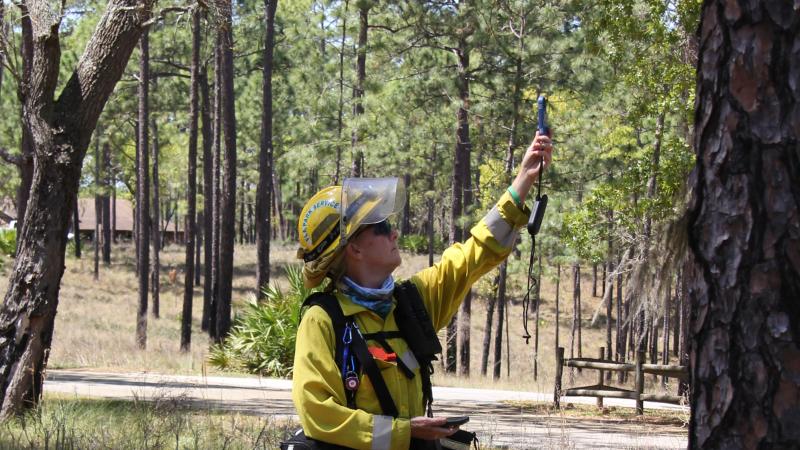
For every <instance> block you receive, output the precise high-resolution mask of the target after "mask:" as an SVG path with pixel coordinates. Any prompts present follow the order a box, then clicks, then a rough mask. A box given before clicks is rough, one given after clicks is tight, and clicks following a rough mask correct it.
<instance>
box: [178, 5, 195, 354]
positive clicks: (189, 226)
mask: <svg viewBox="0 0 800 450" xmlns="http://www.w3.org/2000/svg"><path fill="white" fill-rule="evenodd" d="M199 69H200V10H199V8H195V9H194V10H193V11H192V63H191V67H190V72H191V82H190V85H189V161H188V162H187V167H188V170H187V174H186V186H187V193H186V226H185V227H184V233H185V236H186V263H185V264H186V270H185V272H184V279H183V280H184V281H183V312H182V313H181V351H182V352H188V351H189V349H190V347H191V345H192V300H194V270H195V266H194V262H195V261H194V257H195V237H196V229H195V215H196V211H195V210H196V206H195V205H196V203H197V198H196V197H197V195H196V193H197V135H198V133H199V130H198V116H199V111H198V105H199V103H200V102H199V98H198V97H199V92H198V90H199V89H198V71H199Z"/></svg>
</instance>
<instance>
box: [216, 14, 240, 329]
mask: <svg viewBox="0 0 800 450" xmlns="http://www.w3.org/2000/svg"><path fill="white" fill-rule="evenodd" d="M231 8H232V6H231V3H229V2H228V3H223V7H222V11H221V12H222V15H221V18H220V19H221V22H220V24H219V25H220V28H219V30H218V32H219V33H220V44H221V46H220V47H221V48H220V51H221V53H222V55H221V60H222V73H221V75H222V76H221V79H222V85H221V94H222V102H221V103H222V130H223V135H224V137H225V139H224V142H225V146H224V149H225V158H224V160H225V165H224V171H223V176H222V188H221V190H222V196H221V198H220V214H221V218H220V233H219V241H220V250H219V267H220V270H219V271H220V284H219V303H218V305H217V342H221V341H222V340H223V339H224V338H225V337H226V336H227V335H228V331H229V330H230V327H231V295H232V289H233V284H232V281H233V251H234V250H233V242H234V234H235V233H234V231H235V229H234V225H235V224H234V218H235V215H236V113H235V109H234V100H235V99H234V92H233V77H234V72H233V19H232V14H233V13H232V9H231Z"/></svg>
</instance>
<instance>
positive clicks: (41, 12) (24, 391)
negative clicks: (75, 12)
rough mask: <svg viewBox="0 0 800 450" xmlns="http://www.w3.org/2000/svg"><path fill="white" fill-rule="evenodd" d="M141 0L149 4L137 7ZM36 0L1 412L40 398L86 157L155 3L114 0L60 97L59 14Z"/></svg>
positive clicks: (5, 310)
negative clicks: (25, 184) (24, 182)
mask: <svg viewBox="0 0 800 450" xmlns="http://www.w3.org/2000/svg"><path fill="white" fill-rule="evenodd" d="M137 4H140V5H142V6H144V7H143V8H133V7H134V6H136V5H137ZM36 6H37V7H36V8H31V10H30V12H29V16H30V18H31V21H32V24H33V27H32V29H33V38H34V39H33V42H34V46H33V54H34V58H33V59H32V61H33V67H32V74H33V75H34V76H32V77H31V83H30V84H29V85H28V86H27V89H26V92H25V95H24V97H23V99H24V101H23V105H24V106H23V109H24V114H23V120H24V122H25V123H26V124H28V125H29V126H30V130H31V132H32V136H33V142H34V158H35V164H34V174H33V183H32V185H31V192H30V197H29V202H28V209H27V211H26V216H25V219H26V223H25V225H23V228H22V230H21V233H22V237H21V239H20V247H19V249H18V252H17V258H16V259H15V261H14V268H13V272H12V274H11V276H10V279H9V283H8V291H7V293H6V296H5V299H4V301H3V304H2V306H0V397H1V398H2V406H1V407H0V417H2V418H6V417H9V416H11V415H13V414H15V413H18V412H20V411H22V410H23V409H24V408H26V407H28V406H31V405H33V404H35V403H37V401H38V399H39V398H40V396H41V393H42V384H43V383H42V382H43V374H44V369H45V366H46V364H47V355H48V353H49V349H50V343H51V339H52V336H53V324H54V321H55V315H56V309H57V307H58V293H59V287H60V284H61V277H62V275H63V273H64V252H65V250H66V243H67V239H66V237H67V226H68V224H69V220H70V216H71V215H72V205H73V204H74V199H75V198H76V195H77V192H78V184H79V181H80V173H81V165H82V163H83V158H84V156H85V155H86V150H87V148H88V146H89V140H90V138H91V134H92V131H93V130H94V127H95V125H96V123H97V118H98V117H99V115H100V112H101V111H102V110H103V107H104V106H105V102H106V100H108V97H109V95H111V92H112V91H113V89H114V86H115V85H116V83H117V81H118V80H119V78H120V77H121V76H122V72H123V70H124V68H125V64H126V63H127V60H128V58H129V57H130V55H131V52H132V51H133V47H134V46H135V45H136V42H137V41H138V38H139V35H140V34H141V32H142V27H141V25H142V22H143V21H144V20H145V19H146V18H147V16H148V15H149V11H150V3H149V2H136V1H133V0H112V1H111V2H110V4H109V6H108V8H107V10H106V12H105V14H104V15H103V17H102V19H101V20H100V22H99V24H98V25H97V28H96V29H95V32H94V34H93V35H92V37H91V38H90V40H89V43H88V44H87V46H86V50H85V52H84V54H83V56H82V57H81V59H80V60H79V62H78V65H77V67H76V69H75V71H74V72H73V73H72V75H71V77H70V78H69V80H67V82H66V84H65V85H64V88H63V90H62V92H61V94H60V95H59V96H58V97H57V99H56V96H55V95H54V94H55V89H56V86H57V83H58V74H59V65H60V49H59V36H58V30H59V24H60V20H61V19H60V14H59V13H58V12H57V11H53V10H51V9H50V5H49V4H47V3H37V4H36ZM132 9H133V11H131V10H132Z"/></svg>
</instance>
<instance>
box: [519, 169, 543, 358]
mask: <svg viewBox="0 0 800 450" xmlns="http://www.w3.org/2000/svg"><path fill="white" fill-rule="evenodd" d="M539 164H540V169H539V180H538V181H537V185H536V202H537V203H538V202H540V201H541V200H542V178H544V157H542V159H541V162H540V163H539ZM535 209H537V208H534V210H535ZM542 212H543V211H542ZM533 214H536V211H534V212H533ZM528 231H529V232H530V235H531V257H530V260H529V261H528V288H527V289H526V291H525V297H524V298H523V299H522V327H523V329H524V330H525V334H524V335H522V338H523V339H525V345H528V344H529V343H530V340H531V333H530V332H529V331H528V311H529V309H530V303H531V291H532V290H533V289H534V288H536V287H537V284H538V281H537V280H536V278H535V277H534V276H533V262H534V258H535V256H534V255H535V254H536V233H535V232H531V230H530V229H529V230H528ZM537 231H538V230H537ZM539 275H540V276H541V273H540V274H539ZM538 291H539V290H538V289H537V292H538ZM533 308H534V310H536V309H538V308H539V295H538V294H537V295H536V301H535V303H534V305H533Z"/></svg>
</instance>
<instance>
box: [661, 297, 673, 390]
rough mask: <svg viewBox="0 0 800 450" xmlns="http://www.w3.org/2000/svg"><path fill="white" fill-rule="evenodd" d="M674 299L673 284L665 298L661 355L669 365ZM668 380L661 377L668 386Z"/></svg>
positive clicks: (662, 360) (662, 361) (663, 360)
mask: <svg viewBox="0 0 800 450" xmlns="http://www.w3.org/2000/svg"><path fill="white" fill-rule="evenodd" d="M671 297H672V284H669V285H668V286H667V296H666V297H664V336H663V339H664V342H663V343H662V347H663V348H662V350H663V352H662V354H661V364H669V332H670V328H669V326H670V322H669V312H670V311H669V310H670V298H671ZM667 381H668V378H667V377H666V376H662V377H661V383H662V384H663V385H665V386H666V384H667Z"/></svg>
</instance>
